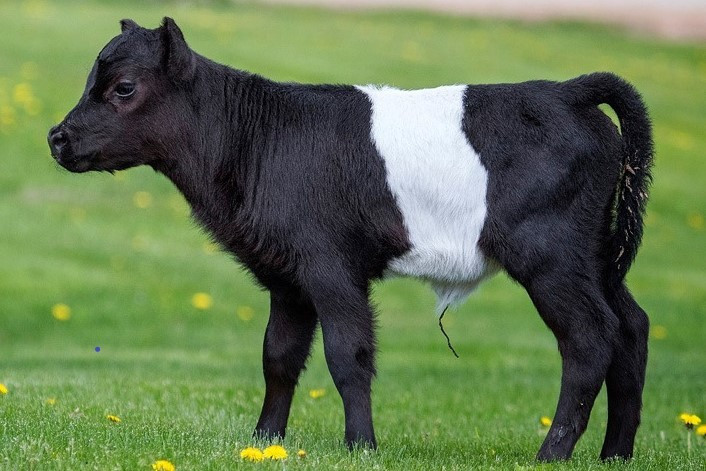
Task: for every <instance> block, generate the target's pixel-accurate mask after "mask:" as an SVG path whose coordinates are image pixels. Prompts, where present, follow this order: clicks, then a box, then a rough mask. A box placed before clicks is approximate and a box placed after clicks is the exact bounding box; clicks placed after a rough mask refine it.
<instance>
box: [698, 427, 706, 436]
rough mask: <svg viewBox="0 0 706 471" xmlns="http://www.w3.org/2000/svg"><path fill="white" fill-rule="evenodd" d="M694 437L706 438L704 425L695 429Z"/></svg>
mask: <svg viewBox="0 0 706 471" xmlns="http://www.w3.org/2000/svg"><path fill="white" fill-rule="evenodd" d="M696 435H698V436H700V437H704V438H706V425H702V426H701V427H699V428H697V429H696Z"/></svg>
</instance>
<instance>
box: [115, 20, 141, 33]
mask: <svg viewBox="0 0 706 471" xmlns="http://www.w3.org/2000/svg"><path fill="white" fill-rule="evenodd" d="M139 27H140V25H138V24H137V23H135V22H134V21H132V20H129V19H124V20H120V31H121V32H123V33H124V32H125V31H127V30H129V29H135V28H139Z"/></svg>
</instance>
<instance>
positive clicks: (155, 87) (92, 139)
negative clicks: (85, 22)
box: [48, 18, 196, 172]
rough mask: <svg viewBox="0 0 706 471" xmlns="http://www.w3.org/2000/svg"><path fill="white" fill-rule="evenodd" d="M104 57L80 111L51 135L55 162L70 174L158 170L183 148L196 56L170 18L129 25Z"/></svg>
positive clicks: (125, 23)
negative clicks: (146, 166)
mask: <svg viewBox="0 0 706 471" xmlns="http://www.w3.org/2000/svg"><path fill="white" fill-rule="evenodd" d="M120 24H121V27H122V32H121V34H120V35H118V36H116V37H114V38H113V39H112V40H111V41H110V42H109V43H108V44H107V45H106V46H105V47H104V48H103V50H102V51H101V52H100V54H99V55H98V58H97V59H96V62H95V64H94V65H93V69H92V70H91V73H90V74H89V76H88V80H87V82H86V89H85V90H84V92H83V95H82V96H81V99H80V100H79V102H78V104H77V105H76V106H75V107H74V109H73V110H71V111H70V112H69V114H68V115H67V116H66V118H64V120H63V121H62V122H61V123H59V124H58V125H56V126H54V127H53V128H51V130H50V131H49V136H48V141H49V148H50V149H51V154H52V156H53V157H54V158H55V159H56V161H57V162H58V163H59V164H61V165H62V166H63V167H64V168H66V169H68V170H70V171H72V172H86V171H89V170H107V171H113V170H122V169H125V168H129V167H134V166H137V165H142V164H151V165H157V164H158V163H159V162H163V161H164V159H168V158H169V156H170V155H172V154H173V151H174V150H175V146H183V145H184V139H185V137H184V134H185V132H186V131H187V130H188V128H189V126H190V123H193V122H194V119H195V118H194V117H193V116H192V114H193V107H192V106H191V105H190V103H189V96H190V88H191V86H192V83H193V80H194V75H195V63H196V55H195V54H194V53H193V52H192V51H191V50H190V49H189V47H188V46H187V44H186V42H185V41H184V37H183V36H182V33H181V31H180V30H179V27H178V26H177V25H176V23H174V20H172V19H171V18H164V21H163V23H162V26H161V27H159V28H156V29H145V28H142V27H140V26H138V25H137V24H136V23H135V22H133V21H132V20H122V21H121V22H120Z"/></svg>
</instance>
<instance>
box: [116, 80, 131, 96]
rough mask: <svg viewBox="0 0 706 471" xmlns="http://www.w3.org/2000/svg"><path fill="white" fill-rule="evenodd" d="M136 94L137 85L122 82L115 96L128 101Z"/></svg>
mask: <svg viewBox="0 0 706 471" xmlns="http://www.w3.org/2000/svg"><path fill="white" fill-rule="evenodd" d="M134 93H135V84H134V83H133V82H120V83H119V84H118V85H117V86H116V87H115V94H116V95H117V96H118V98H121V99H123V100H126V99H128V98H130V97H131V96H132V95H134Z"/></svg>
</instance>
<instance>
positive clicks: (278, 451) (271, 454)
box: [262, 445, 287, 460]
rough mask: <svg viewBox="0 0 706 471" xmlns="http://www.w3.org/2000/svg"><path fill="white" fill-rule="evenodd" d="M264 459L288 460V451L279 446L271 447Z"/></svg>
mask: <svg viewBox="0 0 706 471" xmlns="http://www.w3.org/2000/svg"><path fill="white" fill-rule="evenodd" d="M262 457H263V458H267V459H270V460H285V459H287V450H285V449H284V448H283V447H281V446H279V445H270V446H268V447H267V448H265V451H264V452H263V453H262Z"/></svg>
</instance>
